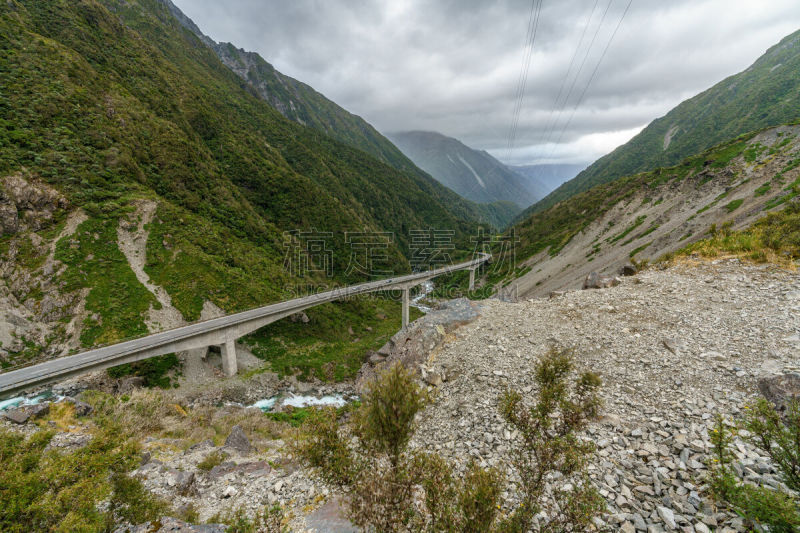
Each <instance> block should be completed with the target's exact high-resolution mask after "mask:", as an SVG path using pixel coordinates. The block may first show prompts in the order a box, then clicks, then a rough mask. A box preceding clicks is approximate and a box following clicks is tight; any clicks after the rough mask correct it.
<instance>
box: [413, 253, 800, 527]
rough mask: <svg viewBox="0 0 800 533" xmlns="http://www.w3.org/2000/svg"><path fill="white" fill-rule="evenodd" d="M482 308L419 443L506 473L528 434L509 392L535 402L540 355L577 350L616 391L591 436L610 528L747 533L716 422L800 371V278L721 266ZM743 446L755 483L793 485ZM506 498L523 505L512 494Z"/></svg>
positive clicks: (447, 358)
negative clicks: (721, 488)
mask: <svg viewBox="0 0 800 533" xmlns="http://www.w3.org/2000/svg"><path fill="white" fill-rule="evenodd" d="M481 306H482V308H481V313H480V316H479V317H478V318H477V319H476V320H475V321H474V322H472V323H470V324H468V325H465V326H463V327H461V328H459V329H458V330H456V331H455V334H454V335H453V337H452V338H451V339H450V341H449V342H447V343H445V344H443V345H442V346H441V347H440V348H439V349H438V350H436V351H435V352H434V353H433V354H431V361H430V363H429V366H432V367H433V368H432V370H433V371H435V372H440V373H441V374H443V375H444V377H445V378H446V380H445V381H444V382H443V383H442V385H441V386H440V387H439V388H438V392H437V398H436V401H435V402H434V403H433V404H432V405H430V406H429V407H428V408H427V409H426V410H425V411H424V413H423V416H422V419H421V420H420V424H419V430H418V432H417V435H416V437H415V439H414V443H415V444H416V445H417V446H421V447H424V448H428V449H432V450H436V451H438V452H440V453H441V454H443V455H444V456H446V457H448V458H449V459H451V460H452V461H454V462H456V463H459V464H462V465H463V464H464V463H465V462H466V461H467V460H468V459H469V458H475V459H476V460H478V461H479V462H480V463H481V464H485V465H495V466H499V467H506V466H507V464H508V459H509V454H508V452H509V449H510V447H511V446H512V445H513V440H514V438H515V435H514V434H513V433H511V432H510V431H509V428H508V427H507V426H506V424H505V422H504V421H502V419H501V417H500V415H499V413H498V409H497V405H498V400H499V397H500V394H501V393H502V392H503V391H504V390H505V389H506V388H507V387H512V388H514V389H517V390H520V391H522V392H524V393H530V392H531V391H532V388H533V383H534V381H533V375H532V370H533V367H534V365H535V363H536V361H537V360H538V358H539V356H541V355H542V354H543V353H545V351H546V350H548V349H549V348H550V346H552V345H557V346H563V347H570V348H574V349H575V355H576V363H577V364H578V366H579V367H581V368H582V369H591V370H594V371H597V372H599V373H600V375H601V376H602V378H603V382H604V386H603V390H602V396H603V398H604V401H605V409H604V412H605V416H604V417H603V419H602V420H600V421H599V422H598V423H595V424H593V425H592V426H591V427H590V428H589V430H588V432H587V437H588V438H591V439H592V440H593V441H594V442H595V443H596V444H597V448H598V453H597V457H596V460H595V461H594V463H593V465H592V468H591V471H590V473H591V476H592V478H593V480H594V481H595V483H596V484H597V486H598V488H599V489H600V491H601V493H602V494H603V496H604V497H605V498H606V500H607V502H608V514H607V515H606V516H603V517H602V522H603V523H604V524H605V525H607V526H610V527H611V529H612V530H621V531H627V532H633V531H672V530H681V531H698V532H704V531H709V530H717V531H744V530H745V527H744V525H743V523H742V520H741V519H740V518H738V517H737V516H736V515H733V514H730V513H725V512H718V511H717V509H716V506H715V504H714V502H713V501H711V500H710V499H709V495H708V493H707V490H706V486H705V478H706V475H707V472H708V470H707V466H706V465H707V462H708V460H709V452H710V450H711V447H710V443H709V431H710V430H711V429H712V427H713V425H714V418H715V415H716V414H722V415H723V416H724V417H725V418H727V419H729V420H733V419H736V418H738V417H739V415H740V413H741V410H742V409H743V407H744V405H745V404H746V403H747V402H748V401H749V400H751V399H753V398H754V397H755V396H756V395H757V394H758V388H757V381H758V379H759V378H760V377H763V376H769V375H774V374H779V373H784V372H796V371H798V370H800V275H798V273H797V272H786V271H780V270H777V269H775V268H773V267H770V266H750V265H742V264H740V263H739V261H738V260H735V259H733V260H720V261H714V262H712V263H704V264H699V265H689V264H683V265H678V266H674V267H672V268H669V269H667V270H650V271H646V272H643V273H640V274H639V275H638V276H636V277H631V278H624V279H623V282H622V284H621V285H619V286H617V287H613V288H608V289H601V290H584V291H574V292H567V293H565V294H563V295H558V296H555V297H554V298H551V299H532V300H528V301H525V302H522V303H504V302H499V301H496V300H491V301H487V302H484V303H482V304H481ZM735 448H736V450H735V451H736V454H737V457H738V459H739V462H740V465H739V466H737V469H738V470H739V472H740V473H741V474H742V475H744V476H745V477H746V478H748V479H751V480H759V481H761V482H763V483H766V484H768V485H771V486H777V485H779V484H780V482H779V481H778V479H777V475H776V471H775V469H774V468H773V467H772V466H771V465H770V464H769V463H768V462H767V460H766V458H765V457H763V456H762V454H761V453H760V452H759V451H758V450H755V449H753V448H752V447H751V446H750V445H748V444H746V443H745V442H743V441H742V440H740V439H737V440H736V442H735ZM509 477H510V479H511V480H513V472H511V471H510V470H509ZM503 496H504V498H505V500H506V503H507V504H511V503H513V501H514V498H515V496H514V492H513V490H509V491H507V492H506V493H504V495H503ZM598 525H601V524H600V523H598Z"/></svg>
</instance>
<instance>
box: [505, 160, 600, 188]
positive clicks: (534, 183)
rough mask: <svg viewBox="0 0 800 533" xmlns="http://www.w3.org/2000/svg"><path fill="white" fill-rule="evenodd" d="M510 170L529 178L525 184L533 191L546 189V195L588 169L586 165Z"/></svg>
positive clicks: (532, 166) (521, 166) (520, 166)
mask: <svg viewBox="0 0 800 533" xmlns="http://www.w3.org/2000/svg"><path fill="white" fill-rule="evenodd" d="M508 168H509V169H511V170H513V171H514V172H516V173H517V174H520V175H521V176H524V177H525V178H527V180H528V181H526V182H525V183H528V184H530V185H529V186H530V187H531V191H541V189H544V193H545V194H549V193H550V192H552V191H554V190H555V189H556V188H558V186H559V185H561V184H562V183H564V182H566V181H569V180H571V179H572V178H574V177H575V176H577V175H578V173H579V172H580V171H581V170H583V169H584V168H586V165H571V164H546V165H519V166H514V165H510V166H508Z"/></svg>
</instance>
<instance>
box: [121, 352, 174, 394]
mask: <svg viewBox="0 0 800 533" xmlns="http://www.w3.org/2000/svg"><path fill="white" fill-rule="evenodd" d="M181 367H182V364H181V360H180V359H178V356H177V355H175V354H174V353H168V354H166V355H160V356H158V357H151V358H150V359H144V360H142V361H137V362H135V363H125V364H124V365H119V366H115V367H111V368H109V369H108V375H109V376H111V377H112V378H117V379H118V378H122V377H125V376H140V377H142V378H143V379H144V382H143V385H144V386H145V387H160V388H162V389H169V388H170V387H172V386H173V385H174V386H175V387H177V386H178V384H177V382H176V383H173V381H172V377H171V376H170V374H171V373H172V372H173V371H176V372H177V375H180V369H181Z"/></svg>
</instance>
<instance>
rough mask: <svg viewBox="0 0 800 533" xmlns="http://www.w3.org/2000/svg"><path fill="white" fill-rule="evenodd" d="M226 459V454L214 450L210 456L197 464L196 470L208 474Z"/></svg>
mask: <svg viewBox="0 0 800 533" xmlns="http://www.w3.org/2000/svg"><path fill="white" fill-rule="evenodd" d="M227 458H228V454H227V453H225V452H223V451H220V450H215V451H213V452H211V453H210V454H208V455H206V456H205V458H203V460H202V461H200V462H199V463H197V468H199V469H200V470H203V471H205V472H208V471H209V470H211V469H212V468H214V467H215V466H217V465H220V464H222V462H223V461H224V460H225V459H227Z"/></svg>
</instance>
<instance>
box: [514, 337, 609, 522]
mask: <svg viewBox="0 0 800 533" xmlns="http://www.w3.org/2000/svg"><path fill="white" fill-rule="evenodd" d="M573 369H574V368H573V362H572V354H571V352H569V351H560V350H556V349H552V350H551V351H550V352H549V353H548V354H547V355H546V356H545V357H544V358H543V359H542V361H541V362H540V363H539V364H538V365H537V367H536V383H537V384H538V385H539V392H538V394H537V397H536V402H535V403H534V404H533V405H532V406H527V405H525V404H524V402H523V400H522V396H521V395H520V394H519V393H518V392H515V391H512V390H509V391H507V392H506V393H505V395H504V396H503V399H502V403H501V412H502V415H503V418H504V419H505V420H506V421H507V422H508V423H509V424H511V425H512V426H514V427H515V428H516V429H517V430H518V431H519V432H520V434H521V436H522V445H521V446H519V447H517V448H516V449H514V451H513V454H514V455H513V462H514V466H515V467H516V469H517V472H518V473H519V475H520V477H521V479H522V481H521V487H520V490H521V493H522V494H521V496H522V498H521V499H522V501H521V505H520V507H519V508H518V509H516V510H515V511H514V513H513V514H512V515H511V516H510V517H508V518H507V520H506V521H505V522H504V524H503V529H504V530H505V531H514V532H525V531H530V530H536V531H587V530H589V529H591V528H592V527H593V526H592V522H591V520H592V518H593V517H594V516H596V515H597V514H599V513H600V512H602V511H603V510H604V509H605V501H604V500H603V498H602V497H601V496H600V494H599V493H598V492H597V490H596V489H595V488H594V487H593V486H592V484H591V482H590V481H589V479H588V475H587V474H586V471H585V469H586V465H587V462H588V460H589V458H590V457H591V454H592V453H593V452H594V445H593V444H592V443H591V442H588V441H584V440H581V439H579V438H578V435H577V432H578V431H580V430H581V429H583V428H584V427H585V425H586V423H587V422H588V421H589V420H591V419H593V418H595V417H596V416H597V414H598V411H599V408H600V398H599V397H598V395H597V391H598V389H599V388H600V385H601V382H600V378H599V377H598V376H597V375H596V374H594V373H591V372H585V373H583V374H581V375H580V376H578V378H577V379H576V380H575V381H574V382H573V383H570V382H569V378H570V374H571V373H572V372H573ZM556 473H558V474H560V475H561V476H563V477H564V478H566V479H569V480H570V482H571V483H572V485H573V489H572V491H571V492H562V491H555V493H554V495H553V497H552V498H550V497H548V496H547V494H546V493H545V481H546V480H547V479H548V477H550V476H551V475H552V474H556ZM542 511H544V513H545V514H546V515H547V522H546V523H545V524H537V523H536V522H535V520H534V517H535V516H536V515H537V514H538V513H540V512H542Z"/></svg>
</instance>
